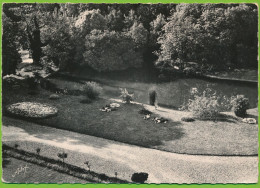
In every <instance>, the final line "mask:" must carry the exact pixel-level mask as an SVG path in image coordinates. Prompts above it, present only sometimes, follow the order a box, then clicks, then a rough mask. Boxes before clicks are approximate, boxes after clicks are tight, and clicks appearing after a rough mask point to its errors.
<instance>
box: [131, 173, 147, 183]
mask: <svg viewBox="0 0 260 188" xmlns="http://www.w3.org/2000/svg"><path fill="white" fill-rule="evenodd" d="M147 179H148V174H147V173H145V172H140V173H134V174H133V175H132V177H131V180H132V181H133V182H135V183H144V182H145V181H146V180H147Z"/></svg>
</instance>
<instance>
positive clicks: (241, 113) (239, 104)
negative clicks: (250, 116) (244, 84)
mask: <svg viewBox="0 0 260 188" xmlns="http://www.w3.org/2000/svg"><path fill="white" fill-rule="evenodd" d="M231 104H232V109H233V111H234V113H235V114H236V116H238V117H245V116H246V110H247V109H248V108H249V99H248V98H245V96H244V95H237V96H233V97H232V98H231Z"/></svg>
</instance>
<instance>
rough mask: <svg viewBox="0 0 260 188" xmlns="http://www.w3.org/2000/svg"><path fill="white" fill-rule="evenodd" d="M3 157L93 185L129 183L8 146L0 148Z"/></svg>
mask: <svg viewBox="0 0 260 188" xmlns="http://www.w3.org/2000/svg"><path fill="white" fill-rule="evenodd" d="M2 150H3V155H4V156H11V157H13V158H16V159H20V160H23V161H27V162H30V163H33V164H37V165H39V166H42V167H46V168H50V169H53V170H55V171H58V172H60V173H65V174H68V175H71V176H74V177H77V178H80V179H83V180H86V181H88V182H93V183H129V182H128V181H125V180H120V179H118V178H115V177H108V176H107V175H105V174H97V173H95V172H93V171H88V170H85V169H83V168H80V167H77V166H74V165H71V164H67V163H63V162H61V161H59V160H55V159H50V158H47V157H43V156H41V155H37V154H34V153H31V152H27V151H24V150H20V149H16V148H12V147H10V146H8V145H5V144H3V146H2Z"/></svg>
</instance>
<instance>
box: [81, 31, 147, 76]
mask: <svg viewBox="0 0 260 188" xmlns="http://www.w3.org/2000/svg"><path fill="white" fill-rule="evenodd" d="M85 48H86V50H85V53H84V62H83V63H82V65H88V66H90V67H92V68H93V69H95V70H97V71H100V72H103V71H114V70H124V69H127V68H129V67H140V66H141V63H142V56H141V54H140V53H139V52H136V51H135V42H134V41H133V39H132V38H131V37H129V36H127V35H125V34H124V33H116V32H114V31H112V32H110V31H104V32H103V31H100V30H93V31H92V32H91V33H90V34H89V35H87V36H86V40H85Z"/></svg>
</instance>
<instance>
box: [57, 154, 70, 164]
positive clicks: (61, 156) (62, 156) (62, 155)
mask: <svg viewBox="0 0 260 188" xmlns="http://www.w3.org/2000/svg"><path fill="white" fill-rule="evenodd" d="M57 156H58V157H59V158H60V159H62V162H63V164H64V160H65V159H66V158H67V157H68V154H67V153H65V152H62V153H58V155H57Z"/></svg>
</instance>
